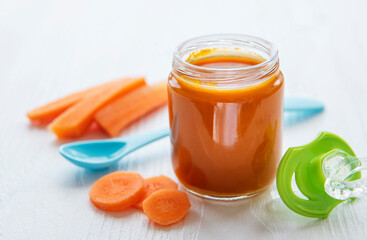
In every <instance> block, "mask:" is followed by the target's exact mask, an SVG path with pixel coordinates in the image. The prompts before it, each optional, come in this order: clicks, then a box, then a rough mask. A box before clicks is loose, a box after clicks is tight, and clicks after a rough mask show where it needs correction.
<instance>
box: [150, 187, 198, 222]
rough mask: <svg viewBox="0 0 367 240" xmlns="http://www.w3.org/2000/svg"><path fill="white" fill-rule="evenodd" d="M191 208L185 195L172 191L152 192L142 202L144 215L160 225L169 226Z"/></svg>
mask: <svg viewBox="0 0 367 240" xmlns="http://www.w3.org/2000/svg"><path fill="white" fill-rule="evenodd" d="M190 207H191V204H190V201H189V198H188V197H187V194H186V193H184V192H181V191H178V190H173V189H161V190H158V191H156V192H154V193H153V194H152V195H150V196H149V197H148V198H147V199H145V200H144V202H143V210H144V213H145V214H146V215H147V216H148V218H149V219H150V220H152V221H153V222H156V223H158V224H160V225H170V224H172V223H175V222H178V221H179V220H181V219H182V218H183V217H184V216H185V215H186V213H187V212H188V211H189V209H190Z"/></svg>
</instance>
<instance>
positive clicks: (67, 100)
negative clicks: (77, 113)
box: [27, 84, 107, 125]
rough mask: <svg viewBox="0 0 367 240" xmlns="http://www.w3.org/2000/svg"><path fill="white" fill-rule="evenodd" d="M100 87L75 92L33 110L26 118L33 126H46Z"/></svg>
mask: <svg viewBox="0 0 367 240" xmlns="http://www.w3.org/2000/svg"><path fill="white" fill-rule="evenodd" d="M105 85H107V84H105ZM101 87H103V86H98V87H93V88H90V89H87V90H84V91H80V92H76V93H73V94H70V95H68V96H66V97H63V98H60V99H58V100H55V101H53V102H50V103H48V104H46V105H43V106H41V107H38V108H35V109H33V110H32V111H29V112H28V113H27V117H28V118H29V120H31V122H32V123H33V124H36V125H46V124H48V123H50V122H51V121H52V120H53V119H55V118H56V117H57V116H58V115H60V114H61V113H62V112H64V111H65V110H66V109H68V108H69V107H71V106H72V105H74V104H75V103H77V102H78V101H79V100H81V99H82V98H83V97H84V96H86V95H87V94H89V93H91V92H92V91H95V90H96V89H97V88H101Z"/></svg>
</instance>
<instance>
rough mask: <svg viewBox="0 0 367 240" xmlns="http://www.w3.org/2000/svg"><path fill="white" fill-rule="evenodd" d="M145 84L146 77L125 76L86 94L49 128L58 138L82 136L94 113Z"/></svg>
mask: <svg viewBox="0 0 367 240" xmlns="http://www.w3.org/2000/svg"><path fill="white" fill-rule="evenodd" d="M143 85H145V80H144V78H125V79H122V80H119V81H116V82H114V84H112V85H111V86H109V87H106V88H101V89H98V90H96V91H93V92H91V93H90V94H88V95H86V96H85V97H84V98H83V99H82V100H80V101H79V102H77V103H76V104H75V105H73V106H72V107H70V108H69V109H67V110H66V111H65V112H63V113H62V114H61V115H59V116H58V117H57V118H56V119H55V120H54V121H53V122H52V123H51V124H50V125H49V128H50V129H51V130H52V131H53V132H54V133H55V134H56V135H57V137H58V138H68V137H80V136H81V135H83V133H84V132H85V131H86V130H87V128H88V126H89V125H90V124H91V122H92V121H93V116H94V114H95V113H96V112H97V111H98V110H99V109H100V108H102V107H103V106H105V105H106V104H108V103H109V102H111V101H113V100H114V99H116V98H117V97H119V96H122V95H124V94H126V93H127V92H129V91H131V90H133V89H135V88H137V87H140V86H143Z"/></svg>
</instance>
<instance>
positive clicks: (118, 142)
mask: <svg viewBox="0 0 367 240" xmlns="http://www.w3.org/2000/svg"><path fill="white" fill-rule="evenodd" d="M169 134H170V130H169V128H164V129H161V130H158V131H155V132H151V133H148V134H144V135H141V136H132V137H122V138H112V139H105V140H91V141H80V142H73V143H67V144H63V145H61V146H60V148H59V152H60V154H61V155H62V156H64V157H65V158H66V159H67V160H69V161H70V162H71V163H73V164H75V165H77V166H79V167H83V168H86V169H91V170H97V169H105V168H108V167H110V166H112V165H114V164H116V163H117V162H118V161H119V160H120V159H121V158H123V157H124V156H126V155H127V154H129V153H131V152H133V151H135V150H136V149H138V148H141V147H143V146H145V145H147V144H149V143H151V142H154V141H156V140H158V139H161V138H163V137H167V136H169Z"/></svg>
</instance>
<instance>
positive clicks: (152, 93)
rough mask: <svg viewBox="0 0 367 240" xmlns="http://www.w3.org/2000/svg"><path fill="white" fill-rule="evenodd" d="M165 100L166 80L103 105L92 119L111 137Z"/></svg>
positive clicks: (166, 98) (164, 102) (166, 99)
mask: <svg viewBox="0 0 367 240" xmlns="http://www.w3.org/2000/svg"><path fill="white" fill-rule="evenodd" d="M167 101H168V97H167V83H166V82H161V83H158V84H155V85H152V86H144V87H141V88H139V89H137V90H135V91H132V92H130V93H129V94H127V95H124V96H121V97H119V98H117V99H116V100H114V101H113V102H111V103H110V104H108V105H106V106H104V107H103V108H101V109H100V110H99V111H98V112H97V113H96V114H95V116H94V119H95V120H96V121H97V122H98V124H99V125H100V126H101V127H102V128H103V129H104V130H105V131H106V132H107V133H108V134H109V135H110V136H111V137H115V136H116V135H118V134H119V133H120V132H121V131H122V130H123V129H124V128H125V127H127V126H128V125H129V124H131V123H132V122H134V121H135V120H137V119H138V118H140V117H142V116H144V115H145V114H147V113H149V112H150V111H152V110H154V109H155V108H158V107H159V106H162V105H164V104H166V103H167Z"/></svg>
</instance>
